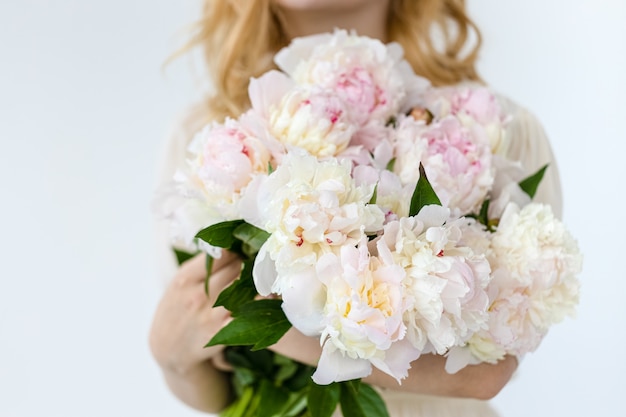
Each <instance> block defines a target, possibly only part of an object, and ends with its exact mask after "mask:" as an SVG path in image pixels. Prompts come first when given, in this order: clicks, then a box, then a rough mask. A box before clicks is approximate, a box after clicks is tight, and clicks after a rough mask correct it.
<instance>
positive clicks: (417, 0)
mask: <svg viewBox="0 0 626 417" xmlns="http://www.w3.org/2000/svg"><path fill="white" fill-rule="evenodd" d="M388 31H389V33H388V38H389V40H390V41H395V42H398V43H399V44H400V45H402V47H403V48H404V51H405V58H406V59H407V61H408V62H409V63H410V64H411V65H412V66H413V69H414V70H415V72H416V73H417V74H419V75H422V76H424V77H426V78H428V79H429V80H430V81H431V82H432V83H433V84H434V85H450V84H455V83H458V82H461V81H465V80H475V81H479V80H480V78H479V76H478V73H477V72H476V68H475V64H476V60H477V56H478V50H479V48H480V44H481V37H480V32H479V30H478V28H477V27H476V25H475V24H474V23H473V22H472V20H471V19H470V18H469V17H468V16H467V14H466V11H465V0H391V3H390V10H389V15H388ZM472 33H473V34H474V35H475V39H474V42H473V44H472V45H469V49H468V44H469V41H470V38H471V34H472ZM435 34H439V35H441V37H440V38H439V39H437V38H436V36H434V35H435ZM437 40H439V41H440V42H441V43H442V44H443V45H436V42H437ZM287 43H288V39H287V37H286V36H285V35H284V33H283V32H282V28H281V26H280V23H279V21H278V18H277V15H276V13H275V11H274V9H273V6H272V1H271V0H204V5H203V10H202V17H201V18H200V20H199V21H198V22H197V23H196V24H195V27H194V30H193V35H192V37H191V39H190V41H189V43H188V44H187V45H186V46H185V48H183V51H188V50H190V49H192V48H195V47H200V48H201V49H202V52H203V55H204V61H205V64H206V66H207V70H208V72H209V76H210V79H211V81H212V85H213V88H214V92H213V94H212V95H211V96H209V97H207V99H206V101H205V103H204V104H203V106H202V107H203V108H202V109H200V112H199V113H200V114H202V118H203V119H204V120H202V122H207V121H209V120H221V119H223V118H224V117H226V116H231V117H236V116H237V115H239V114H241V113H242V112H243V111H245V110H246V109H247V108H248V107H249V102H248V97H247V88H248V83H249V80H250V77H257V76H260V75H261V74H263V73H264V72H266V71H268V70H269V69H272V68H274V67H275V65H274V63H273V56H274V54H275V53H276V52H277V51H278V50H279V49H280V48H282V47H284V46H286V45H287ZM196 110H198V109H196Z"/></svg>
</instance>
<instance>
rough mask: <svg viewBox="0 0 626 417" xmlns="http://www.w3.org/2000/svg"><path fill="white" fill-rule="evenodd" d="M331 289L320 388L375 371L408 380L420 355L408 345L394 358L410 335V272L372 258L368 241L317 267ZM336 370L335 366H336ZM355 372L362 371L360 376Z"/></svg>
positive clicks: (327, 256)
mask: <svg viewBox="0 0 626 417" xmlns="http://www.w3.org/2000/svg"><path fill="white" fill-rule="evenodd" d="M317 274H318V276H319V279H320V280H321V281H322V282H323V283H324V285H325V286H326V288H327V298H326V304H325V306H324V314H325V318H324V320H323V322H322V323H323V324H324V330H323V331H322V334H321V342H322V344H323V350H322V356H321V358H320V362H319V365H318V368H317V370H316V372H315V374H314V375H313V380H314V381H315V382H316V383H319V384H328V383H330V382H333V381H345V380H349V379H354V378H361V377H365V376H367V375H369V373H370V372H371V365H374V366H375V367H377V368H379V369H380V370H382V371H383V372H385V373H387V374H389V375H391V376H392V377H394V378H396V379H397V380H398V382H400V380H401V379H403V378H405V377H406V376H407V375H408V369H409V368H410V363H411V362H412V361H413V360H415V359H416V358H417V357H418V356H419V351H418V350H417V349H415V348H413V347H411V346H410V345H408V344H407V345H406V346H405V348H403V349H402V350H401V351H398V350H395V351H394V352H393V354H392V355H390V353H392V352H390V349H391V347H392V346H393V345H394V344H395V343H396V342H399V341H401V340H402V339H403V338H404V336H405V333H406V326H405V325H404V323H403V320H402V317H403V306H404V302H403V296H402V285H401V283H402V280H403V278H404V275H405V272H404V270H403V269H402V268H401V267H400V266H398V265H395V264H385V263H383V262H382V261H381V260H380V259H378V258H376V257H374V256H370V254H369V252H368V249H367V241H366V239H365V238H364V239H362V240H361V242H360V243H359V246H358V247H354V246H350V245H346V246H343V247H342V248H341V251H340V254H339V255H335V254H334V253H327V254H325V255H323V256H322V257H321V258H320V259H319V261H318V264H317ZM330 364H332V366H330ZM355 369H358V370H360V372H359V373H358V374H355Z"/></svg>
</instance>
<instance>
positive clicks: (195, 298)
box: [150, 253, 241, 413]
mask: <svg viewBox="0 0 626 417" xmlns="http://www.w3.org/2000/svg"><path fill="white" fill-rule="evenodd" d="M240 270H241V262H240V261H239V259H238V258H237V257H236V256H234V255H232V254H229V253H224V256H223V257H222V258H221V259H217V260H215V263H214V267H213V272H212V275H211V280H210V281H209V282H210V287H209V296H208V297H207V295H206V294H205V290H204V279H205V277H206V268H205V261H204V256H203V255H198V256H196V257H195V258H193V259H191V260H189V261H188V262H186V263H184V264H183V265H182V266H181V268H180V269H179V271H178V273H177V274H176V277H175V278H174V280H173V281H172V282H171V283H170V285H169V287H168V288H167V290H166V291H165V293H164V294H163V297H162V298H161V301H160V303H159V305H158V307H157V310H156V312H155V315H154V319H153V322H152V328H151V330H150V348H151V350H152V354H153V356H154V358H155V359H156V361H157V363H158V364H159V366H160V367H161V369H162V371H163V375H164V377H165V380H166V381H167V384H168V386H169V387H170V389H171V390H172V392H173V393H174V394H175V395H176V396H177V397H178V398H179V399H180V400H182V401H183V402H184V403H186V404H187V405H189V406H191V407H193V408H196V409H198V410H201V411H206V412H213V413H214V412H218V411H220V410H222V409H223V408H224V407H225V406H226V405H228V403H229V402H230V401H231V393H230V383H229V380H228V374H227V373H226V372H224V371H222V370H220V369H219V368H218V367H217V366H216V363H219V360H220V359H221V354H222V350H223V347H221V346H215V347H210V348H205V347H204V346H205V345H206V343H207V342H208V341H209V340H210V339H211V337H212V336H213V335H214V334H215V333H217V331H218V330H219V329H221V328H222V327H223V326H224V325H225V324H226V323H227V322H228V320H230V315H229V313H228V311H227V310H225V309H224V308H222V307H215V308H214V307H213V304H214V303H215V299H216V297H217V295H218V294H219V293H220V292H221V291H222V289H224V288H225V287H226V286H228V285H229V284H230V283H231V282H232V281H233V280H234V279H235V278H237V277H238V276H239V273H240Z"/></svg>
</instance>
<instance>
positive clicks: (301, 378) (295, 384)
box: [283, 363, 315, 391]
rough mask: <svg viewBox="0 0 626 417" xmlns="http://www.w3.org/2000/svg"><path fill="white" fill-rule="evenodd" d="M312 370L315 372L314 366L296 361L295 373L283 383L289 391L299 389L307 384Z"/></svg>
mask: <svg viewBox="0 0 626 417" xmlns="http://www.w3.org/2000/svg"><path fill="white" fill-rule="evenodd" d="M313 372H315V368H313V367H312V366H308V365H304V364H301V363H298V370H297V371H296V373H295V375H293V376H292V377H291V378H289V379H287V380H286V381H285V382H284V383H283V385H284V386H286V387H287V388H289V389H290V390H291V391H300V390H302V389H304V388H305V387H307V386H308V385H309V383H310V381H311V376H312V375H313Z"/></svg>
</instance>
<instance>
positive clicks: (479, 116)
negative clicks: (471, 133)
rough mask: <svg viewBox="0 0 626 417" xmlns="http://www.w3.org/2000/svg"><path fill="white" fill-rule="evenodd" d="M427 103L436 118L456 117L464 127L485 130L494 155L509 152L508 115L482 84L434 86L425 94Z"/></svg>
mask: <svg viewBox="0 0 626 417" xmlns="http://www.w3.org/2000/svg"><path fill="white" fill-rule="evenodd" d="M425 97H426V103H427V106H428V107H429V109H430V110H431V111H432V112H433V113H434V115H435V117H436V118H438V119H442V118H444V117H446V116H448V115H454V116H456V117H457V118H458V119H459V120H460V121H461V123H462V124H463V126H465V127H467V128H477V129H480V130H483V131H484V134H485V135H486V136H487V137H488V138H489V142H490V144H491V151H492V152H493V153H494V154H500V155H504V154H505V153H506V145H507V142H506V134H505V133H506V130H505V126H506V124H507V123H508V120H509V118H508V116H507V115H506V114H505V113H504V112H503V111H502V109H501V107H500V103H499V102H498V99H497V98H496V96H494V95H493V93H491V91H489V89H487V88H485V87H481V86H469V85H468V86H465V87H444V88H433V89H431V90H430V91H429V92H428V93H426V94H425Z"/></svg>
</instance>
